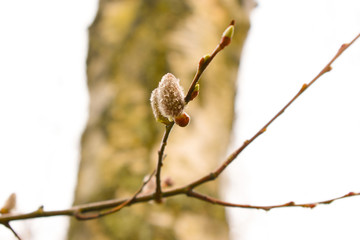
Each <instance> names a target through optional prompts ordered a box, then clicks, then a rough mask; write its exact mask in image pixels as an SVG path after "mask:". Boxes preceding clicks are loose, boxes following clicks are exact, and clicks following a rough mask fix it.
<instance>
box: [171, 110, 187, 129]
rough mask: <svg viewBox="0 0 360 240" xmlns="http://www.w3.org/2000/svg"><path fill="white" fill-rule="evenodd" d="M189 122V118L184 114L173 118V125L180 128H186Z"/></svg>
mask: <svg viewBox="0 0 360 240" xmlns="http://www.w3.org/2000/svg"><path fill="white" fill-rule="evenodd" d="M189 122H190V116H189V115H188V114H187V113H186V112H183V113H182V114H181V115H179V116H177V117H176V118H175V123H176V124H177V125H179V126H180V127H186V126H187V125H188V124H189Z"/></svg>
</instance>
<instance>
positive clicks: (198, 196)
mask: <svg viewBox="0 0 360 240" xmlns="http://www.w3.org/2000/svg"><path fill="white" fill-rule="evenodd" d="M187 195H188V196H189V197H192V198H196V199H199V200H202V201H205V202H209V203H212V204H216V205H220V206H224V207H236V208H251V209H261V210H265V211H269V210H271V209H275V208H284V207H303V208H315V207H317V206H319V205H321V204H330V203H332V202H334V201H337V200H340V199H344V198H349V197H354V196H359V195H360V192H359V193H354V192H349V193H348V194H345V195H343V196H341V197H337V198H332V199H330V200H326V201H320V202H311V203H301V204H297V203H295V202H287V203H284V204H279V205H271V206H256V205H248V204H236V203H229V202H225V201H221V200H219V199H215V198H213V197H209V196H206V195H204V194H201V193H198V192H194V191H189V192H188V193H187Z"/></svg>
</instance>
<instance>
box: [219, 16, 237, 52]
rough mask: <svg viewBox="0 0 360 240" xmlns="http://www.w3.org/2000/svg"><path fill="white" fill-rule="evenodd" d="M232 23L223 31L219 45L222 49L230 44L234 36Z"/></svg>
mask: <svg viewBox="0 0 360 240" xmlns="http://www.w3.org/2000/svg"><path fill="white" fill-rule="evenodd" d="M234 24H235V22H234V21H231V23H230V25H229V26H228V27H227V28H226V29H225V31H224V33H223V35H222V38H221V42H220V45H221V46H222V47H223V48H224V47H226V46H227V45H229V44H230V42H231V39H232V37H233V36H234Z"/></svg>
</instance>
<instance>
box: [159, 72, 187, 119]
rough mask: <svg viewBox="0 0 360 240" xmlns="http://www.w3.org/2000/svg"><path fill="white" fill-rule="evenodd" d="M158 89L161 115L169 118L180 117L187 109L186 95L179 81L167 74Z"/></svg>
mask: <svg viewBox="0 0 360 240" xmlns="http://www.w3.org/2000/svg"><path fill="white" fill-rule="evenodd" d="M158 89H159V90H158V97H159V110H160V112H161V114H162V115H163V116H165V117H168V118H175V117H177V116H179V115H180V114H181V113H182V112H183V111H184V108H185V100H184V98H185V95H184V91H183V89H182V87H181V86H180V81H179V79H177V78H176V77H175V76H174V75H172V74H171V73H167V74H165V75H164V76H163V77H162V78H161V81H160V83H159V87H158Z"/></svg>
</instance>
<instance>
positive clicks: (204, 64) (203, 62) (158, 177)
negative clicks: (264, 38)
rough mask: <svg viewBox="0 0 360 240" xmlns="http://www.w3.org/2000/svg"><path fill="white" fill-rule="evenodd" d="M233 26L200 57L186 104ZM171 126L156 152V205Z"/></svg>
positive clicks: (221, 48) (230, 33)
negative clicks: (209, 50)
mask: <svg viewBox="0 0 360 240" xmlns="http://www.w3.org/2000/svg"><path fill="white" fill-rule="evenodd" d="M234 24H235V21H234V20H233V21H231V22H230V25H229V26H228V27H227V28H226V30H225V31H224V33H223V35H222V37H221V39H220V42H219V44H218V45H217V46H216V47H215V49H214V51H213V52H212V54H211V55H205V56H204V57H202V58H201V59H200V61H199V65H198V68H197V71H196V74H195V76H194V79H193V81H192V83H191V85H190V88H189V90H188V92H187V94H186V96H185V102H186V103H188V102H189V101H191V100H192V99H191V96H192V93H193V92H194V89H195V85H196V84H197V83H198V82H199V80H200V77H201V75H202V73H203V72H204V71H205V69H206V67H207V66H208V65H209V64H210V62H211V61H212V60H213V59H214V57H215V56H216V55H217V54H218V53H219V52H220V51H221V50H223V49H224V48H225V47H226V46H228V45H229V44H230V42H231V38H232V35H233V32H234ZM173 126H174V122H172V123H170V124H168V125H166V127H165V133H164V137H163V139H162V141H161V146H160V150H159V151H158V162H157V170H156V189H155V201H156V202H157V203H161V194H162V191H161V168H162V165H163V159H164V152H165V147H166V144H167V139H168V137H169V135H170V132H171V130H172V128H173Z"/></svg>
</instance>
